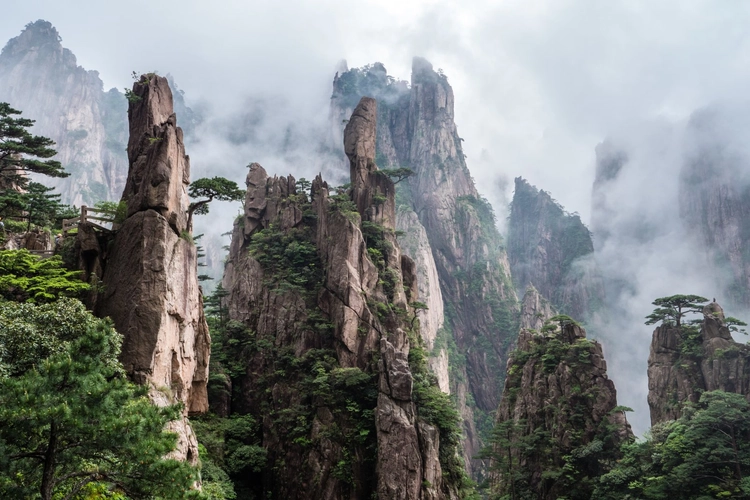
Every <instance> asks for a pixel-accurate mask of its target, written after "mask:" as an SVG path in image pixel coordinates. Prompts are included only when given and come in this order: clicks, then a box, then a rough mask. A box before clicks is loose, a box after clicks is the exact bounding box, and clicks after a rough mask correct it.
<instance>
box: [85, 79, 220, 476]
mask: <svg viewBox="0 0 750 500" xmlns="http://www.w3.org/2000/svg"><path fill="white" fill-rule="evenodd" d="M133 96H134V98H133V99H131V103H130V108H129V110H128V117H129V119H130V140H129V142H128V158H129V162H130V169H129V172H128V179H127V184H126V186H125V191H124V192H123V195H122V200H123V201H124V202H126V203H127V206H128V210H127V218H126V220H125V221H124V222H123V223H122V225H121V226H120V229H119V230H118V232H117V233H116V236H115V239H114V243H113V246H112V250H111V253H110V254H109V257H108V259H107V264H106V269H105V272H104V277H103V282H104V287H105V291H104V293H103V295H102V297H100V298H99V303H98V311H97V312H98V313H99V315H101V316H109V317H111V318H112V320H113V321H114V323H115V327H116V329H117V331H119V332H120V333H122V334H123V335H124V342H123V347H122V355H121V361H122V363H123V365H124V366H125V369H126V370H127V372H128V374H129V375H130V376H131V377H132V379H133V380H134V381H136V382H137V383H140V384H149V386H150V387H151V391H150V396H151V398H152V400H153V401H154V403H156V404H157V405H168V404H173V403H183V404H184V409H185V416H187V415H188V413H191V414H193V413H202V412H205V411H207V410H208V399H207V394H206V381H207V378H208V360H209V354H210V337H209V333H208V325H207V324H206V320H205V317H204V315H203V302H202V296H201V292H200V289H199V286H198V279H197V251H196V248H195V244H194V243H193V241H192V236H191V233H190V228H189V227H188V226H187V223H188V217H187V209H188V205H189V199H188V195H187V187H188V184H189V182H190V159H189V158H188V157H187V156H186V155H185V148H184V145H183V139H182V130H181V129H180V128H179V127H177V124H176V118H175V115H174V112H173V104H172V92H171V90H170V88H169V84H168V83H167V80H166V79H165V78H163V77H160V76H157V75H153V74H149V75H143V76H142V77H141V79H140V80H139V81H138V82H136V83H135V84H134V85H133ZM171 428H172V430H173V431H175V432H177V434H178V436H179V441H178V449H177V451H176V453H175V455H176V456H177V457H178V458H181V459H185V460H188V461H191V462H193V461H195V460H197V458H198V452H197V442H196V440H195V436H194V435H193V432H192V429H191V428H190V425H189V423H188V422H187V419H185V418H183V419H182V420H181V421H176V422H173V423H172V424H171Z"/></svg>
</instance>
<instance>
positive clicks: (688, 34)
mask: <svg viewBox="0 0 750 500" xmlns="http://www.w3.org/2000/svg"><path fill="white" fill-rule="evenodd" d="M11 1H12V3H11V5H7V6H5V8H4V9H3V16H2V18H0V40H7V39H9V38H11V37H13V36H16V35H17V34H18V33H19V32H20V31H21V29H22V28H23V26H24V25H25V24H26V23H27V22H29V21H33V20H36V19H39V18H43V19H46V20H48V21H50V22H52V23H53V24H54V25H55V26H56V27H57V29H58V30H59V32H60V34H61V35H62V37H63V44H64V45H65V46H66V47H67V48H70V49H71V50H72V51H73V52H74V53H75V54H76V56H77V57H78V62H79V64H80V65H82V66H84V67H85V68H87V69H96V70H98V71H99V72H100V74H101V77H102V79H103V80H104V82H105V86H107V87H109V86H116V87H120V88H122V87H125V86H129V85H130V84H131V82H130V78H129V75H130V73H131V71H133V70H135V71H138V72H145V71H151V70H154V69H157V70H159V71H160V73H161V74H165V73H167V72H170V73H172V74H173V75H174V76H175V78H176V81H177V82H178V84H179V85H180V87H181V88H182V89H184V90H185V91H186V93H187V97H188V99H190V100H192V101H194V102H195V101H198V100H205V101H206V102H208V103H209V104H210V105H212V106H213V108H212V109H213V110H214V111H216V112H229V111H230V110H236V108H237V107H238V106H240V105H241V103H243V102H244V100H245V99H246V98H247V97H248V96H252V97H256V98H257V97H276V98H280V99H284V100H285V101H287V106H286V109H288V110H294V112H295V113H298V114H299V117H300V119H301V120H306V119H309V118H310V117H311V116H314V115H316V114H320V113H322V112H325V109H326V104H327V100H328V97H329V95H330V83H331V79H332V73H333V71H334V69H335V67H336V64H337V62H338V61H339V60H341V59H346V60H347V61H348V62H349V65H350V67H351V66H361V65H364V64H367V63H370V62H373V61H381V62H383V63H384V64H385V65H386V68H388V70H389V72H390V73H391V74H392V75H394V76H397V77H400V78H403V79H408V78H409V74H410V63H411V58H412V56H415V55H421V56H424V57H427V58H428V59H429V60H430V61H431V62H432V63H433V64H434V66H435V67H436V68H443V69H444V71H445V72H446V74H447V75H448V77H449V81H450V83H451V84H452V85H453V87H454V90H455V95H456V116H457V123H458V128H459V133H460V135H461V136H462V137H463V138H464V139H465V143H464V145H465V148H466V153H467V156H468V162H469V167H470V168H471V169H472V172H473V174H474V176H475V178H477V180H478V181H479V182H480V190H484V191H485V194H488V195H489V196H491V197H492V198H493V199H495V200H497V197H496V196H495V195H493V193H491V192H490V191H491V187H492V186H493V185H495V182H496V180H497V179H498V178H499V177H500V176H502V175H504V176H505V177H506V178H511V179H512V177H515V176H517V175H523V176H525V177H527V178H528V179H529V180H530V181H531V182H532V183H533V184H535V185H537V186H538V187H540V188H543V189H546V190H548V191H550V192H551V193H552V195H553V196H554V197H555V198H556V199H557V200H559V201H560V202H561V203H562V204H563V205H564V207H565V208H566V209H568V210H569V211H571V212H572V211H578V212H580V213H581V214H582V216H583V217H584V220H588V218H589V212H590V206H589V205H590V197H589V191H590V186H591V181H592V179H593V158H594V156H593V150H594V146H595V145H596V144H597V143H598V142H599V141H601V140H602V139H603V138H604V137H606V136H608V135H609V134H611V133H613V132H616V131H617V130H620V129H623V128H627V127H632V126H634V125H633V124H637V123H641V122H644V121H649V120H676V121H681V120H682V119H684V118H685V117H686V116H687V115H689V113H691V112H692V111H693V110H694V109H696V108H697V107H700V106H703V105H705V104H707V103H710V102H712V101H714V100H717V99H721V98H723V97H726V96H727V95H743V94H744V92H745V91H746V90H745V89H747V88H749V86H748V84H749V83H750V81H749V80H750V64H748V62H749V61H748V59H749V58H750V36H749V35H748V34H749V33H750V30H748V29H747V26H750V22H749V21H750V19H749V17H750V2H739V1H729V0H727V1H723V2H716V1H708V0H705V1H704V0H679V1H678V0H675V1H670V2H666V1H661V2H660V1H654V0H645V1H635V0H627V1H617V0H609V1H607V2H602V1H600V0H590V1H586V0H577V1H573V0H550V1H540V0H519V1H504V2H497V1H496V2H491V1H470V2H466V1H465V2H454V1H447V0H379V1H351V0H349V1H339V0H335V1H334V0H308V1H304V0H295V1H278V0H276V1H271V0H269V1H264V0H254V1H252V2H247V1H241V0H233V1H227V0H225V1H222V2H207V1H205V0H200V1H198V0H196V1H193V0H182V1H179V2H178V1H173V0H149V1H142V0H134V1H129V2H117V3H112V2H102V1H100V0H70V1H66V2H60V1H59V0H26V1H23V2H21V1H17V0H11ZM248 160H250V159H248ZM271 168H272V166H271ZM272 169H273V168H272Z"/></svg>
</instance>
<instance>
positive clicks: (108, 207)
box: [94, 201, 128, 224]
mask: <svg viewBox="0 0 750 500" xmlns="http://www.w3.org/2000/svg"><path fill="white" fill-rule="evenodd" d="M94 208H96V209H97V210H101V211H102V212H103V216H104V217H109V218H111V219H112V221H113V222H114V223H115V224H122V223H123V222H125V219H126V218H127V216H128V203H127V202H126V201H119V202H117V201H98V202H97V203H96V205H94Z"/></svg>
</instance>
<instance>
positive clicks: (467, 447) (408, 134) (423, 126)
mask: <svg viewBox="0 0 750 500" xmlns="http://www.w3.org/2000/svg"><path fill="white" fill-rule="evenodd" d="M362 96H367V97H374V98H376V99H378V106H377V109H370V110H369V111H368V112H369V115H364V116H362V117H361V119H360V120H358V123H354V124H353V123H352V122H349V123H348V124H347V126H346V128H347V129H351V128H353V127H358V126H360V124H361V123H363V122H365V121H367V120H369V118H368V119H367V120H365V118H366V117H367V116H370V115H372V114H373V113H374V114H375V115H376V116H377V124H376V127H375V132H376V140H375V141H374V144H375V146H376V148H375V150H374V151H372V141H370V142H367V143H364V144H362V145H361V147H362V149H363V150H365V151H367V152H368V154H370V155H374V158H375V163H376V164H377V167H379V168H381V169H382V168H388V169H399V168H402V167H409V168H410V169H411V170H412V171H413V172H414V173H413V175H412V176H411V177H410V178H409V179H407V180H405V181H403V182H401V183H399V185H398V190H399V197H398V199H399V202H398V207H397V210H398V215H397V217H398V218H399V219H400V221H399V229H400V230H402V231H404V232H406V233H407V236H406V238H407V239H408V238H411V237H412V236H411V235H412V234H417V233H419V234H421V233H422V232H423V233H424V235H425V236H426V241H425V240H421V241H420V243H419V244H417V245H414V244H407V245H405V248H406V250H405V253H407V254H408V255H409V256H410V257H411V258H412V259H414V260H415V262H416V263H417V274H418V275H420V276H429V275H432V274H433V265H434V273H436V274H437V282H435V281H430V282H429V283H428V284H427V285H425V284H422V285H421V286H422V288H423V289H424V287H425V286H429V288H430V290H431V291H432V293H430V295H429V296H427V295H423V298H425V299H426V300H437V298H438V296H437V294H436V293H434V292H435V290H437V286H439V289H440V296H441V300H442V302H443V303H444V304H449V305H450V314H449V315H447V314H444V313H441V309H442V308H439V307H437V308H436V309H435V310H434V311H432V312H429V313H427V314H430V315H431V320H432V322H431V323H430V324H429V325H428V328H427V329H426V330H425V331H423V332H422V333H423V335H425V334H427V336H426V337H424V338H425V341H426V342H428V343H433V342H434V340H432V339H433V338H434V337H433V335H434V336H435V337H437V335H438V333H437V332H440V331H442V334H443V335H444V337H445V338H443V339H442V340H440V342H441V343H443V344H448V343H450V344H452V345H455V346H456V347H455V352H460V353H465V356H454V357H453V358H454V359H449V356H448V351H447V350H443V351H440V350H438V351H437V352H433V353H432V355H433V356H432V359H431V361H430V365H431V366H432V367H433V370H435V373H436V375H437V376H438V378H439V379H441V380H443V381H442V382H441V386H445V385H446V384H445V382H446V378H447V374H448V370H447V368H448V365H450V371H451V372H453V373H456V374H457V376H456V377H455V380H451V381H450V382H449V384H448V385H449V386H450V391H451V393H452V394H453V395H454V396H455V397H456V398H457V400H458V403H459V408H460V411H461V413H462V415H463V418H464V434H465V436H466V439H465V440H464V457H465V459H466V461H467V463H468V464H469V466H470V467H472V466H476V467H475V468H476V469H477V471H476V472H479V470H480V469H481V468H482V466H481V464H480V463H478V462H477V461H475V460H473V457H474V456H476V455H477V454H478V452H479V450H480V448H481V446H482V443H481V439H480V433H481V432H487V433H488V432H489V430H490V429H489V428H487V426H486V425H484V427H483V428H482V429H478V428H477V424H480V423H482V422H487V421H490V419H489V418H486V417H487V415H489V413H491V412H493V411H495V409H496V408H497V405H498V403H499V399H500V394H501V392H502V379H503V376H502V373H503V370H504V366H505V361H506V359H507V349H508V347H509V346H510V345H511V344H512V341H513V340H514V339H515V338H516V335H517V332H518V329H517V317H516V316H517V313H518V299H517V297H516V293H515V290H514V287H513V284H512V282H511V280H510V267H509V263H508V259H507V256H506V254H505V250H504V247H503V244H502V238H501V237H500V234H499V233H498V231H497V229H496V227H495V224H494V214H493V212H492V208H491V207H490V205H489V203H488V202H487V201H486V200H484V199H483V198H482V197H481V196H480V195H479V193H478V192H477V190H476V187H475V186H474V182H473V180H472V179H471V175H470V173H469V170H468V168H467V166H466V161H465V157H464V154H463V149H462V147H461V140H462V139H461V138H460V137H459V136H458V132H457V129H456V125H455V122H454V109H453V107H454V98H453V90H452V88H451V86H450V85H449V83H448V80H447V78H446V77H445V76H444V75H443V74H442V73H438V72H436V71H434V69H433V68H432V65H431V64H430V63H429V62H427V61H426V60H424V59H422V58H415V59H414V61H413V65H412V77H411V86H409V85H408V84H407V82H402V81H398V80H394V79H392V78H389V77H388V75H387V72H386V70H385V68H384V67H383V65H382V64H379V63H376V64H373V65H372V66H368V67H366V68H363V69H352V70H349V71H346V72H342V73H340V74H337V75H336V78H335V79H334V83H333V96H332V99H331V102H332V116H333V117H336V118H338V117H341V116H347V115H348V113H347V110H352V109H353V108H354V106H355V105H356V104H357V102H359V99H360V97H362ZM350 112H351V111H349V113H350ZM337 123H338V124H339V127H340V123H341V120H338V122H337ZM348 152H349V149H347V153H348ZM367 165H369V163H367V162H364V163H362V164H361V165H357V166H356V169H357V171H360V172H364V171H365V169H367V168H371V167H368V166H367ZM368 175H371V174H368ZM353 185H354V181H353ZM367 203H369V201H368V202H367ZM383 212H384V216H385V217H386V218H389V217H390V215H389V214H390V211H389V208H388V207H387V206H386V207H385V208H384V209H383ZM417 223H418V224H417ZM425 249H428V251H429V253H431V254H432V256H431V258H430V259H428V258H425V256H424V250H425ZM420 294H421V292H420ZM434 304H435V305H437V304H436V303H434ZM441 324H442V329H441V327H440V326H439V325H441ZM435 327H437V328H435ZM467 401H473V403H472V404H468V403H467ZM475 475H476V476H477V477H478V476H479V474H475Z"/></svg>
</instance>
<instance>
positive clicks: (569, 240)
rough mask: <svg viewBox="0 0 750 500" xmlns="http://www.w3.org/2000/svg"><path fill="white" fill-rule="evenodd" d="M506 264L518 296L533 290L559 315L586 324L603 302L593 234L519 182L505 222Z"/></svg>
mask: <svg viewBox="0 0 750 500" xmlns="http://www.w3.org/2000/svg"><path fill="white" fill-rule="evenodd" d="M508 260H509V262H510V269H511V272H512V274H513V281H514V282H515V283H516V286H517V287H518V290H525V289H526V287H527V286H529V285H533V286H534V287H536V289H537V290H539V292H540V293H541V294H542V295H543V296H544V297H546V298H547V299H548V300H550V301H551V302H552V303H553V304H554V306H555V308H556V309H557V310H558V311H560V312H561V313H564V314H567V315H569V316H571V317H573V318H574V319H576V320H578V321H584V320H586V319H588V318H589V316H590V315H591V314H592V313H593V312H594V311H595V310H596V309H598V308H599V307H600V306H601V305H602V304H603V301H604V286H603V283H602V279H601V277H600V276H599V273H598V270H597V268H596V263H595V261H594V244H593V242H592V239H591V233H590V232H589V230H588V229H587V228H586V226H585V225H584V224H583V222H581V218H580V217H579V216H578V215H577V214H568V213H566V212H565V211H564V210H563V208H562V207H561V206H560V205H559V204H558V203H557V202H555V200H553V199H552V197H551V196H550V195H549V193H547V192H545V191H541V190H538V189H537V188H536V187H534V186H532V185H530V184H529V183H528V182H527V181H526V180H524V179H522V178H521V177H517V178H516V180H515V194H514V196H513V202H512V203H511V205H510V220H509V222H508Z"/></svg>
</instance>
